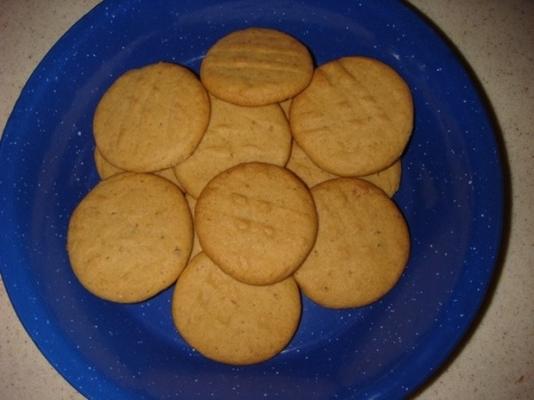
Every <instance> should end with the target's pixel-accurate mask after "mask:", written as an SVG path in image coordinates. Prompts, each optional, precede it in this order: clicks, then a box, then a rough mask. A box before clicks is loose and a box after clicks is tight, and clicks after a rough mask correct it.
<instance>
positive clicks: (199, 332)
mask: <svg viewBox="0 0 534 400" xmlns="http://www.w3.org/2000/svg"><path fill="white" fill-rule="evenodd" d="M300 313H301V304H300V294H299V290H298V288H297V285H296V284H295V281H294V280H293V278H288V279H286V280H284V281H282V282H278V283H276V284H274V285H269V286H252V285H247V284H245V283H242V282H239V281H237V280H235V279H233V278H232V277H230V276H229V275H227V274H225V273H224V272H223V271H222V270H221V269H220V268H218V267H217V266H216V265H215V264H214V263H213V262H212V261H211V260H210V259H209V258H208V257H207V256H206V255H205V254H204V253H200V254H199V255H197V256H196V257H195V258H194V259H193V260H192V261H191V263H190V264H189V265H188V266H187V268H186V269H185V271H184V272H183V274H182V276H181V277H180V279H179V280H178V282H177V284H176V288H175V290H174V296H173V301H172V315H173V319H174V323H175V325H176V328H177V329H178V331H179V332H180V334H181V335H182V337H183V338H184V339H185V341H186V342H187V343H189V344H190V345H191V346H192V347H194V348H195V349H197V350H198V351H199V352H200V353H202V354H203V355H204V356H206V357H208V358H210V359H212V360H215V361H219V362H223V363H226V364H233V365H246V364H254V363H258V362H260V361H264V360H267V359H269V358H271V357H273V356H274V355H276V354H277V353H279V352H280V351H281V350H282V349H283V348H284V347H285V346H286V345H287V344H288V342H289V341H290V340H291V338H292V337H293V334H294V333H295V331H296V329H297V326H298V322H299V319H300Z"/></svg>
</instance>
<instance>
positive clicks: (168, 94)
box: [93, 63, 210, 172]
mask: <svg viewBox="0 0 534 400" xmlns="http://www.w3.org/2000/svg"><path fill="white" fill-rule="evenodd" d="M209 113H210V105H209V98H208V94H207V93H206V90H205V89H204V87H203V86H202V84H201V83H200V81H199V80H198V79H197V78H196V76H195V75H194V74H193V73H192V72H190V71H189V70H187V69H186V68H184V67H181V66H178V65H174V64H168V63H158V64H152V65H149V66H146V67H143V68H140V69H133V70H130V71H128V72H126V73H125V74H123V75H122V76H121V77H119V78H118V79H117V80H116V81H115V82H114V83H113V85H111V87H110V88H109V89H108V90H107V91H106V93H105V94H104V96H103V97H102V99H101V100H100V102H99V103H98V106H97V108H96V112H95V116H94V120H93V130H94V136H95V141H96V144H97V146H98V148H99V150H100V151H101V152H102V155H103V156H104V158H105V159H106V160H108V161H109V162H110V163H111V164H113V165H115V166H117V167H119V168H121V169H124V170H127V171H135V172H152V171H159V170H162V169H165V168H169V167H172V166H174V165H176V164H178V163H179V162H181V161H183V160H185V159H186V158H187V157H189V156H190V155H191V153H193V151H194V150H195V148H196V147H197V145H198V143H200V140H201V139H202V135H203V134H204V131H205V130H206V127H207V126H208V121H209Z"/></svg>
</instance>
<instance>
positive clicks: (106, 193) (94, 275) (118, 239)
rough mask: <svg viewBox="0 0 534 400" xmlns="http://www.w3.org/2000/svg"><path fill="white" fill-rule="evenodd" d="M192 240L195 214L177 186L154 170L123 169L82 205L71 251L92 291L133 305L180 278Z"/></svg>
mask: <svg viewBox="0 0 534 400" xmlns="http://www.w3.org/2000/svg"><path fill="white" fill-rule="evenodd" d="M192 241H193V226H192V222H191V214H190V213H189V208H188V206H187V203H186V201H185V199H184V197H183V195H182V193H181V192H180V190H179V189H178V188H177V187H176V186H175V185H173V184H171V183H170V182H169V181H167V180H165V179H163V178H160V177H157V176H155V175H151V174H135V173H123V174H119V175H115V176H113V177H111V178H108V179H106V180H103V181H101V182H100V183H99V184H98V185H96V186H95V188H94V189H93V190H92V191H91V192H90V193H89V194H88V195H87V196H86V197H85V198H84V199H83V200H82V201H81V202H80V204H78V206H77V207H76V209H75V211H74V213H73V214H72V216H71V219H70V222H69V229H68V240H67V249H68V253H69V258H70V262H71V265H72V269H73V271H74V273H75V275H76V277H77V278H78V279H79V281H80V282H81V284H82V285H83V286H85V288H86V289H87V290H89V291H90V292H91V293H93V294H94V295H96V296H98V297H101V298H103V299H106V300H111V301H116V302H119V303H133V302H138V301H142V300H145V299H148V298H150V297H152V296H154V295H155V294H156V293H158V292H160V291H162V290H163V289H165V288H167V287H168V286H170V285H171V284H172V283H174V282H175V281H176V279H177V278H178V275H179V274H180V272H181V271H182V269H183V268H184V267H185V265H186V263H187V260H188V259H189V254H190V253H191V245H192Z"/></svg>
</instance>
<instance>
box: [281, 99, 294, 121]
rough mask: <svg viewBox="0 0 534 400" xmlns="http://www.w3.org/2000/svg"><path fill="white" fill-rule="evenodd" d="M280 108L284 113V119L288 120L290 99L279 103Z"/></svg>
mask: <svg viewBox="0 0 534 400" xmlns="http://www.w3.org/2000/svg"><path fill="white" fill-rule="evenodd" d="M280 107H282V110H283V111H284V114H285V115H286V118H287V119H288V120H289V108H290V107H291V99H287V100H285V101H283V102H281V103H280Z"/></svg>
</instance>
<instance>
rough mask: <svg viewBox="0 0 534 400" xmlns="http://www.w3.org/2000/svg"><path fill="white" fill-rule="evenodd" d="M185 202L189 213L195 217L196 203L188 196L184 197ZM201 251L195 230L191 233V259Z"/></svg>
mask: <svg viewBox="0 0 534 400" xmlns="http://www.w3.org/2000/svg"><path fill="white" fill-rule="evenodd" d="M185 200H186V201H187V204H188V205H189V211H190V212H191V215H195V207H196V205H197V201H196V200H195V199H194V197H193V196H191V195H190V194H186V195H185ZM193 225H194V221H193ZM201 251H202V247H200V241H199V240H198V235H197V231H196V229H195V230H194V232H193V248H192V250H191V258H193V257H195V256H196V255H197V254H198V253H200V252H201Z"/></svg>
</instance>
